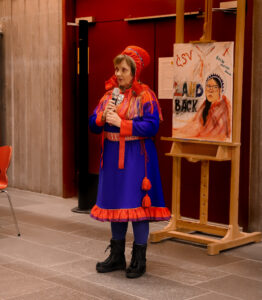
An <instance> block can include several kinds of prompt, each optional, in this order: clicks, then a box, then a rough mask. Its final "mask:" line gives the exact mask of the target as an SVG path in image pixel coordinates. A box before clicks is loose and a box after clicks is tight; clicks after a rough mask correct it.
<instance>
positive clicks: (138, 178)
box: [89, 46, 170, 278]
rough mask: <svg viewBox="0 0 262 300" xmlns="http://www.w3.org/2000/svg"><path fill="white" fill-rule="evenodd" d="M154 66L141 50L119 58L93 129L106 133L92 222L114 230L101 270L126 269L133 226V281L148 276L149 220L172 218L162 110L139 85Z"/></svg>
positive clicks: (130, 269) (130, 275) (130, 272)
mask: <svg viewBox="0 0 262 300" xmlns="http://www.w3.org/2000/svg"><path fill="white" fill-rule="evenodd" d="M149 61H150V57H149V55H148V53H147V52H146V51H145V50H144V49H142V48H140V47H137V46H129V47H127V48H126V49H125V50H124V51H123V52H122V53H121V54H120V55H118V56H117V57H116V58H115V59H114V67H115V75H114V76H112V77H111V78H110V80H108V81H107V82H106V90H107V92H106V93H105V95H104V96H103V97H102V99H101V100H100V102H99V104H98V106H97V107H96V109H95V111H94V113H93V114H92V115H91V116H90V119H89V125H90V129H91V130H92V131H93V132H94V133H102V155H101V166H100V172H99V185H98V195H97V202H96V205H95V206H94V207H93V209H92V211H91V217H93V218H95V219H97V220H99V221H102V222H103V221H109V222H111V231H112V239H111V241H110V247H111V253H110V255H109V257H108V258H107V259H106V260H105V261H104V262H99V263H97V265H96V270H97V271H98V272H101V273H104V272H111V271H114V270H122V269H125V268H126V260H125V254H124V252H125V236H126V232H127V227H128V221H131V222H132V226H133V232H134V243H133V251H132V259H131V263H130V266H129V267H128V268H127V270H126V276H127V277H128V278H136V277H139V276H141V275H143V274H144V273H145V271H146V248H147V239H148V234H149V221H162V220H168V219H170V212H169V210H168V209H167V208H166V207H165V203H164V198H163V192H162V186H161V180H160V174H159V168H158V160H157V153H156V149H155V145H154V142H153V140H152V138H153V137H154V136H155V134H156V133H157V131H158V127H159V121H160V119H161V118H162V116H161V111H160V107H159V104H158V100H157V98H156V96H155V94H154V93H153V91H151V90H150V88H149V87H148V86H147V85H145V84H142V83H140V82H138V79H139V75H140V73H141V70H142V69H143V67H145V66H147V65H148V64H149ZM115 87H118V88H119V89H120V95H119V96H115V95H113V96H112V93H113V91H114V88H115ZM112 98H114V100H112ZM115 98H117V99H115Z"/></svg>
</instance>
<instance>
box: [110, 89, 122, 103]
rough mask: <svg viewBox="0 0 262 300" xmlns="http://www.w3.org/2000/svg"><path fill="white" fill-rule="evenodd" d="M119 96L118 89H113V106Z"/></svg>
mask: <svg viewBox="0 0 262 300" xmlns="http://www.w3.org/2000/svg"><path fill="white" fill-rule="evenodd" d="M119 94H120V89H119V88H114V89H113V92H112V100H114V102H115V105H116V103H117V99H118V96H119Z"/></svg>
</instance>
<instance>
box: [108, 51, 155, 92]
mask: <svg viewBox="0 0 262 300" xmlns="http://www.w3.org/2000/svg"><path fill="white" fill-rule="evenodd" d="M121 54H124V55H127V56H129V57H131V58H132V59H133V60H134V62H135V64H136V75H135V78H134V82H133V85H132V88H133V90H134V91H135V92H136V93H137V94H140V92H141V91H142V90H143V88H142V86H141V84H140V83H139V82H138V81H137V80H138V78H139V76H140V73H141V71H142V69H143V68H144V67H146V66H148V65H149V62H150V56H149V54H148V53H147V51H146V50H144V49H142V48H140V47H138V46H128V47H126V49H125V50H124V51H123V52H122V53H121ZM114 86H117V80H116V76H115V75H113V76H112V77H111V78H110V79H109V80H108V81H106V83H105V88H106V90H109V89H112V88H113V87H114Z"/></svg>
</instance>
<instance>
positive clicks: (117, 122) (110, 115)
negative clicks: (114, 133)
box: [106, 110, 121, 127]
mask: <svg viewBox="0 0 262 300" xmlns="http://www.w3.org/2000/svg"><path fill="white" fill-rule="evenodd" d="M106 121H107V123H109V124H110V125H114V126H116V127H120V126H121V118H120V117H119V115H118V114H117V113H116V112H115V111H113V110H109V111H108V112H107V114H106Z"/></svg>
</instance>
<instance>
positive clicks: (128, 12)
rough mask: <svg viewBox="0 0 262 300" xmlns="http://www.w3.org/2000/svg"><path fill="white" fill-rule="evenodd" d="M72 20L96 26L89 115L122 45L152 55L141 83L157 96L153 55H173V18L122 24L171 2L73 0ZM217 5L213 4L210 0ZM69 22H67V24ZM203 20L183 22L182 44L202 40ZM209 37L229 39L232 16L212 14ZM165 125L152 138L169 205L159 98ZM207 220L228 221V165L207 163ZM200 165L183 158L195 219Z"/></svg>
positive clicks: (245, 156)
mask: <svg viewBox="0 0 262 300" xmlns="http://www.w3.org/2000/svg"><path fill="white" fill-rule="evenodd" d="M75 1H76V6H75V14H76V17H84V16H93V17H95V19H96V23H95V24H91V25H90V29H89V47H90V74H89V82H88V85H89V99H88V101H89V114H91V112H92V111H93V109H94V108H95V106H96V104H97V102H98V100H99V98H100V97H101V96H102V95H103V93H104V82H105V80H107V79H108V78H109V77H110V76H111V75H112V74H113V65H112V60H113V58H114V57H115V55H116V54H118V53H119V52H121V51H122V50H123V49H124V48H125V47H126V46H127V45H130V44H136V45H139V46H141V47H144V48H145V49H147V50H148V51H149V53H150V55H151V58H152V62H151V65H150V66H149V67H148V68H147V69H146V70H145V72H144V73H143V74H142V77H141V80H142V81H144V82H145V83H147V84H149V86H150V87H151V88H153V89H154V90H155V91H156V92H157V83H158V82H157V81H158V74H157V66H158V57H168V56H172V54H173V43H174V42H175V19H174V18H169V19H162V20H151V21H140V22H125V21H124V18H130V17H141V16H152V15H161V14H174V13H175V11H176V7H175V5H176V1H174V0H139V1H136V0H133V1H129V0H126V1H125V2H123V1H119V0H116V1H113V2H112V1H111V2H110V1H104V0H100V1H87V0H75ZM213 2H214V4H213V6H214V7H215V6H218V5H219V2H220V1H218V0H214V1H213ZM204 4H205V1H204V0H185V11H196V10H204ZM252 4H253V1H252V0H251V1H248V10H247V20H246V21H247V22H246V43H245V58H244V67H245V74H244V83H245V84H244V86H243V114H242V124H243V125H242V136H241V141H242V147H241V170H240V215H239V217H240V224H241V225H242V226H244V227H246V226H247V221H248V181H249V129H250V88H251V82H250V78H251V67H250V66H251V54H252V48H251V47H252V44H251V36H252ZM70 21H71V20H70ZM202 28H203V18H192V17H190V18H189V17H187V18H186V19H185V42H189V41H191V40H198V39H199V38H200V37H201V36H202ZM212 38H213V39H215V40H217V41H227V40H234V38H235V15H233V14H224V13H221V12H217V13H214V14H213V36H212ZM160 104H161V107H162V111H163V115H164V122H163V123H162V124H161V126H160V130H159V133H158V135H157V138H156V146H157V150H158V155H159V163H160V171H161V177H162V183H163V187H164V194H165V199H166V203H167V204H168V206H169V207H170V206H171V189H172V186H171V174H172V160H171V158H168V157H166V156H165V155H164V153H166V152H168V151H169V150H170V144H168V143H167V142H164V141H160V136H169V135H171V126H172V124H171V120H172V102H171V101H170V100H160ZM89 154H90V156H89V165H90V168H89V172H90V173H97V172H98V167H99V156H100V138H99V137H98V136H95V135H93V134H90V133H89ZM210 170H211V172H210V199H209V220H210V221H213V222H221V223H228V210H229V184H230V164H229V163H228V162H223V163H215V162H212V163H211V167H210ZM199 182H200V163H196V164H192V163H189V162H187V161H186V160H182V188H181V211H182V215H184V216H187V217H195V218H198V214H199V192H200V191H199Z"/></svg>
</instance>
